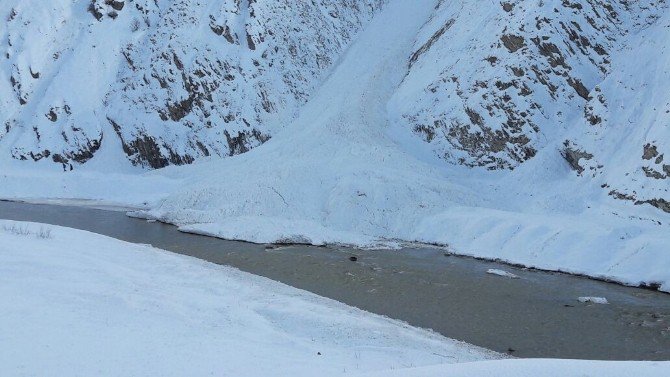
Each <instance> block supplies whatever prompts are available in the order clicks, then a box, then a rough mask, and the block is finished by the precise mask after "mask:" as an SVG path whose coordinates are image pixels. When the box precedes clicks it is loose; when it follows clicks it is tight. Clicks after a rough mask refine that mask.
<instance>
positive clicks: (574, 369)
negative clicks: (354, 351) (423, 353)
mask: <svg viewBox="0 0 670 377" xmlns="http://www.w3.org/2000/svg"><path fill="white" fill-rule="evenodd" d="M668 368H670V363H669V362H640V361H625V362H616V361H614V362H612V361H586V360H549V359H532V360H530V359H518V360H498V361H482V362H473V363H463V364H453V365H445V366H442V365H438V366H429V367H422V368H412V369H401V370H395V371H385V372H383V373H366V374H363V375H364V376H368V377H372V376H379V377H381V376H384V377H396V376H397V377H437V376H449V377H474V376H476V377H528V376H533V377H602V376H607V377H630V376H640V377H661V376H666V375H667V373H668V372H667V371H668Z"/></svg>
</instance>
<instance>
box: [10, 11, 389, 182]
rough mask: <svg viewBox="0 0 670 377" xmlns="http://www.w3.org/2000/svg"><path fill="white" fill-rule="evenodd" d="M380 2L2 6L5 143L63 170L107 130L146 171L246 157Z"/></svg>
mask: <svg viewBox="0 0 670 377" xmlns="http://www.w3.org/2000/svg"><path fill="white" fill-rule="evenodd" d="M384 2H385V0H363V1H360V0H347V1H329V0H320V1H311V2H303V1H288V0H282V1H266V0H263V1H260V0H217V1H201V0H167V1H154V0H91V1H90V2H88V3H83V4H82V2H78V1H74V0H54V1H49V2H46V3H45V2H43V1H38V0H7V1H3V2H2V5H0V16H2V17H6V19H7V22H6V23H3V24H2V25H0V47H2V50H3V51H6V53H5V54H4V56H2V57H1V58H0V107H1V109H0V115H1V116H2V117H1V119H2V123H3V124H2V125H3V127H2V130H0V138H2V137H3V135H4V134H6V133H9V132H10V131H11V132H12V133H14V134H15V137H13V138H11V139H13V140H12V141H11V143H10V142H9V141H8V140H7V139H9V138H7V139H5V143H7V144H11V145H5V146H4V147H3V149H5V148H6V149H9V150H10V151H11V152H10V153H11V155H12V156H13V157H14V158H17V159H28V160H41V159H44V158H46V157H50V158H52V161H54V162H56V163H58V164H63V167H64V168H65V169H71V168H72V167H76V166H77V163H83V162H86V161H87V160H88V159H90V158H91V157H92V156H93V155H94V154H95V153H96V151H97V150H98V149H99V148H100V146H101V144H102V143H103V134H104V135H105V141H107V140H110V142H111V140H112V139H113V138H118V139H120V140H121V144H122V151H121V150H119V152H121V153H125V155H126V156H127V158H128V159H129V160H130V161H131V162H132V163H133V164H136V165H141V166H146V167H152V168H159V167H163V166H166V165H169V164H184V163H190V162H192V161H193V160H194V159H196V158H198V157H203V156H210V155H219V156H229V155H234V154H238V153H243V152H246V151H248V150H249V149H251V148H253V147H255V146H257V145H259V144H261V143H263V142H265V141H267V140H268V139H269V138H270V137H271V135H272V133H273V132H274V131H276V130H277V129H278V128H280V127H282V126H283V125H285V124H286V123H288V122H290V121H291V120H292V119H293V118H294V116H295V115H296V112H297V109H298V108H299V106H300V105H302V104H303V103H304V102H305V101H306V100H307V99H308V98H309V95H310V94H311V93H312V92H313V91H314V89H315V87H317V86H318V84H319V83H320V81H321V80H322V79H323V76H324V74H325V73H326V72H327V71H328V70H329V69H330V68H331V67H332V65H333V63H334V62H335V61H336V60H337V58H338V56H339V55H340V54H341V53H342V52H343V50H344V49H345V47H346V46H347V44H348V43H349V42H350V41H351V40H352V39H353V38H354V37H355V35H356V34H357V32H358V31H359V30H360V29H361V28H362V27H364V25H365V24H366V23H367V22H368V21H369V20H370V19H371V18H372V16H373V15H374V14H375V13H376V12H377V11H378V10H379V9H380V8H381V7H382V6H383V4H384ZM81 7H86V8H85V9H80V8H81ZM80 15H84V16H80ZM81 17H83V18H81Z"/></svg>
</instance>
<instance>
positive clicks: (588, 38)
mask: <svg viewBox="0 0 670 377" xmlns="http://www.w3.org/2000/svg"><path fill="white" fill-rule="evenodd" d="M13 3H14V4H15V5H16V7H17V8H19V11H12V10H11V8H12V7H10V6H7V5H6V4H8V3H7V2H3V3H2V4H0V7H2V8H0V9H2V10H3V11H6V13H7V14H8V17H9V19H10V20H15V21H10V22H9V23H8V24H7V25H8V26H7V27H6V28H5V29H0V30H1V33H2V34H1V35H2V36H3V39H1V40H0V43H6V45H7V46H8V47H7V49H8V55H7V56H8V58H5V59H4V60H0V61H1V62H2V63H0V64H1V65H0V67H1V68H2V69H1V70H0V74H2V75H4V76H5V77H4V79H6V80H5V83H7V82H10V83H13V86H12V87H3V86H1V85H0V95H1V96H2V98H1V100H2V101H3V106H2V108H0V112H3V113H2V115H3V116H4V117H7V118H8V119H9V120H8V123H7V128H6V129H4V130H2V132H3V133H4V134H5V136H4V137H3V138H2V139H1V140H0V152H2V153H7V154H9V153H12V154H13V155H14V157H15V158H18V159H21V158H25V159H26V160H27V161H26V162H25V163H23V164H20V165H19V166H20V168H21V171H20V172H19V171H18V170H16V169H14V170H12V169H13V167H14V166H15V165H11V167H12V168H11V169H10V168H7V169H6V170H7V172H5V174H4V175H2V174H0V195H2V196H4V197H12V198H17V197H26V196H31V197H52V198H53V197H58V198H60V197H68V198H81V197H85V198H93V199H103V200H113V201H115V202H118V201H123V200H125V201H127V202H128V203H129V204H134V205H140V206H147V203H148V206H149V207H151V208H150V209H149V210H147V211H144V212H141V213H136V215H138V216H145V217H151V218H157V219H160V220H163V221H167V222H171V223H174V224H177V225H179V226H181V229H183V230H186V231H192V232H199V233H206V234H212V235H216V236H220V237H225V238H236V239H244V240H250V241H256V242H276V241H280V242H307V243H314V244H323V243H334V242H340V243H351V244H356V245H359V246H378V245H384V246H394V245H397V243H398V242H399V241H410V242H411V241H419V242H426V243H433V244H439V245H448V246H449V247H450V249H451V250H453V251H454V252H456V253H460V254H467V255H474V256H478V257H485V258H492V259H502V260H507V261H512V262H515V263H522V264H525V265H528V266H534V267H539V268H544V269H553V270H564V271H570V272H575V273H581V274H588V275H591V276H598V277H602V278H606V279H613V280H617V281H621V282H624V283H627V284H634V285H637V284H645V285H649V286H653V287H658V288H660V289H662V290H665V291H670V255H669V254H668V251H667V250H668V249H667V245H668V243H669V242H670V238H669V237H670V236H669V235H670V208H669V204H668V203H670V178H669V177H670V94H669V93H668V91H667V87H668V84H669V83H670V58H669V55H668V54H669V53H670V51H669V49H670V47H668V42H667V41H668V40H670V10H669V9H670V8H669V7H668V4H666V1H664V0H656V1H652V0H638V1H624V0H620V1H613V2H608V1H600V0H574V1H568V0H543V1H520V0H519V1H506V2H502V3H497V2H496V3H491V4H488V3H487V4H486V5H483V4H482V2H481V1H479V0H458V1H456V0H454V1H446V0H442V1H440V0H416V1H411V2H410V1H405V0H389V1H387V2H382V1H372V0H369V1H366V2H365V3H362V2H360V1H346V2H335V1H326V0H322V1H321V2H292V1H290V2H289V1H286V2H276V1H261V0H256V1H250V2H236V1H219V2H204V1H202V2H198V1H196V0H189V1H186V0H181V1H176V0H174V1H170V2H160V3H152V2H150V1H147V3H146V4H144V3H142V2H141V1H139V0H136V1H134V2H130V1H127V2H126V4H125V5H124V7H123V9H121V10H115V9H114V7H117V8H120V7H121V6H120V4H119V3H120V2H101V3H95V4H94V5H96V6H94V7H93V8H90V11H87V10H86V9H87V8H86V7H85V6H83V5H82V4H81V2H72V1H66V0H59V1H55V2H53V4H54V5H49V6H44V5H42V8H40V7H39V6H38V5H37V4H38V2H34V4H33V5H34V6H33V7H30V9H31V10H32V11H31V12H27V11H25V12H21V11H20V9H21V7H22V6H23V4H28V3H31V2H30V1H16V0H14V1H13ZM382 3H384V4H383V5H384V6H383V7H382V6H381V5H382ZM40 4H41V3H40ZM50 4H51V3H50ZM156 4H160V5H156ZM19 5H21V6H19ZM131 5H132V6H131ZM187 5H188V6H187ZM98 6H99V7H98ZM59 12H60V13H59ZM21 14H24V16H21ZM25 14H28V16H26V15H25ZM210 15H211V16H212V17H211V18H210ZM21 17H27V18H25V19H24V18H21ZM31 17H32V18H31ZM98 18H99V20H98ZM33 19H39V20H40V22H36V21H30V22H29V20H33ZM135 19H138V20H139V21H140V22H134V20H135ZM17 20H18V21H17ZM45 20H47V21H45ZM368 21H369V22H368ZM72 22H76V23H77V24H72ZM33 29H34V30H35V31H34V32H31V30H33ZM45 30H46V31H48V32H47V33H43V31H45ZM75 31H78V33H75ZM40 35H49V36H51V38H52V39H50V40H43V39H39V38H37V37H36V36H40ZM26 38H33V40H30V41H29V42H26ZM56 41H58V42H56ZM63 41H64V42H63ZM349 42H350V43H349ZM10 44H11V46H9V45H10ZM61 45H67V46H71V47H69V48H70V49H69V50H66V51H62V52H59V55H58V56H62V57H60V58H58V59H56V60H55V63H54V59H53V57H52V54H53V53H55V52H54V51H52V50H53V49H57V48H58V47H57V46H61ZM75 45H76V46H77V48H75V49H73V48H74V47H73V46H75ZM82 46H83V47H82ZM105 46H106V47H105ZM103 47H104V48H103ZM82 51H84V52H85V53H84V52H82ZM66 56H67V62H65V61H63V57H66ZM37 62H42V63H40V64H38V63H37ZM45 62H48V63H49V64H47V63H45ZM59 62H60V63H59ZM47 67H50V68H47ZM12 72H14V73H12ZM31 72H32V73H31ZM19 73H20V75H19ZM91 77H97V78H98V80H99V81H94V80H91V79H90V78H91ZM101 77H104V79H102V78H101ZM45 80H46V81H45ZM90 82H93V83H97V84H96V85H90ZM5 85H6V84H5ZM73 88H74V90H73ZM22 102H24V104H23V105H21V103H22ZM303 103H304V104H303ZM59 104H60V105H59ZM52 107H53V114H52ZM14 109H18V110H14ZM87 122H88V123H87ZM108 136H109V137H108ZM269 136H272V139H270V140H268V137H269ZM110 140H111V141H110ZM262 142H264V144H263V145H262V146H260V147H258V148H254V149H253V150H251V151H249V152H248V153H243V154H241V155H236V156H234V157H231V158H224V159H218V158H212V159H200V160H197V161H196V162H197V163H195V164H193V165H188V166H179V167H175V166H171V167H167V168H164V169H158V170H155V171H152V172H150V173H147V174H145V175H144V176H142V177H138V176H133V178H132V179H129V180H126V181H124V182H131V184H130V185H128V184H126V185H125V186H123V190H120V191H119V190H111V189H109V188H107V189H105V188H104V187H108V186H110V182H112V183H115V182H117V181H122V180H123V178H121V177H118V176H115V177H113V180H112V178H109V176H108V175H105V176H104V177H102V176H99V175H90V176H87V175H77V174H78V172H74V173H75V174H72V172H68V173H67V174H63V175H61V176H62V177H67V178H63V179H62V180H61V179H58V180H54V179H53V175H48V176H47V175H43V174H42V173H39V174H35V173H30V172H31V167H32V166H33V165H35V164H34V163H33V162H32V160H37V159H40V158H42V159H45V157H48V158H47V159H48V160H50V161H57V162H58V161H61V160H62V159H64V160H65V162H64V165H63V166H64V167H66V168H69V164H70V163H71V162H72V161H86V160H87V159H89V158H90V157H91V156H92V155H94V152H95V150H97V149H98V148H99V151H98V152H97V153H98V155H100V154H102V155H103V157H105V158H98V161H101V160H102V161H112V160H113V159H114V158H121V159H122V160H125V159H126V157H127V158H129V159H130V160H131V161H132V162H133V163H135V164H139V165H144V166H149V167H161V166H164V165H166V164H180V163H186V162H191V161H193V160H194V159H196V158H197V157H203V156H207V155H220V156H225V155H232V154H240V152H245V151H247V150H248V149H250V148H251V147H253V146H257V145H258V144H260V143H262ZM105 146H107V147H105ZM47 150H48V151H49V152H46V151H47ZM47 153H48V154H49V156H46V155H47ZM63 156H65V157H63ZM80 156H84V157H80ZM114 156H116V157H114ZM95 160H96V158H95V157H94V158H93V159H92V160H91V162H88V163H87V164H85V166H86V168H82V169H80V170H81V171H83V173H88V172H86V171H85V170H86V169H89V168H90V167H91V166H93V167H94V168H97V167H100V166H102V164H101V163H100V162H98V163H97V165H96V163H95ZM61 162H62V161H61ZM59 163H60V162H59ZM51 164H53V163H51ZM7 166H9V165H7ZM114 166H115V165H114ZM0 167H2V159H1V158H0ZM94 170H95V169H94ZM83 173H82V174H83ZM31 174H32V175H31ZM101 187H102V189H99V188H101ZM112 191H114V192H112ZM152 192H153V193H156V194H154V195H152V194H151V193H152Z"/></svg>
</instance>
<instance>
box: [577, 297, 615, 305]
mask: <svg viewBox="0 0 670 377" xmlns="http://www.w3.org/2000/svg"><path fill="white" fill-rule="evenodd" d="M578 300H579V302H592V303H594V304H609V302H607V299H606V298H605V297H588V296H587V297H580V298H579V299H578Z"/></svg>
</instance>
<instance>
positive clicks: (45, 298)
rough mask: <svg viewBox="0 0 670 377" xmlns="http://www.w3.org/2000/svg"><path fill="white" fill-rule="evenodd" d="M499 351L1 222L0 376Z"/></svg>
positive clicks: (276, 287) (150, 256)
mask: <svg viewBox="0 0 670 377" xmlns="http://www.w3.org/2000/svg"><path fill="white" fill-rule="evenodd" d="M497 357H498V356H496V355H495V354H494V353H492V352H489V351H486V350H483V349H480V348H477V347H474V346H470V345H468V344H465V343H460V342H456V341H453V340H449V339H446V338H444V337H441V336H439V335H437V334H434V333H431V332H428V331H424V330H420V329H416V328H412V327H410V326H408V325H405V324H403V323H400V322H397V321H394V320H390V319H387V318H384V317H380V316H376V315H372V314H370V313H366V312H363V311H361V310H358V309H355V308H352V307H348V306H345V305H343V304H340V303H338V302H335V301H332V300H329V299H325V298H322V297H319V296H316V295H313V294H310V293H308V292H304V291H301V290H298V289H295V288H291V287H288V286H286V285H283V284H281V283H277V282H274V281H271V280H268V279H265V278H261V277H257V276H254V275H250V274H247V273H243V272H240V271H238V270H235V269H232V268H227V267H222V266H217V265H213V264H210V263H206V262H203V261H199V260H197V259H193V258H188V257H184V256H180V255H176V254H172V253H169V252H165V251H162V250H158V249H154V248H152V247H150V246H144V245H135V244H130V243H126V242H122V241H119V240H115V239H112V238H108V237H103V236H100V235H96V234H93V233H88V232H84V231H79V230H73V229H69V228H60V227H53V226H47V225H42V224H35V223H22V222H12V221H0V374H1V375H3V376H10V375H72V374H77V375H163V376H164V375H180V376H184V375H210V373H213V374H215V375H226V376H252V375H257V376H270V375H291V376H303V375H304V376H313V375H315V374H318V375H332V374H342V373H344V372H346V373H357V372H365V371H383V370H392V369H400V368H408V367H416V366H427V365H433V364H440V363H451V362H465V361H475V360H483V359H491V358H497Z"/></svg>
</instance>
